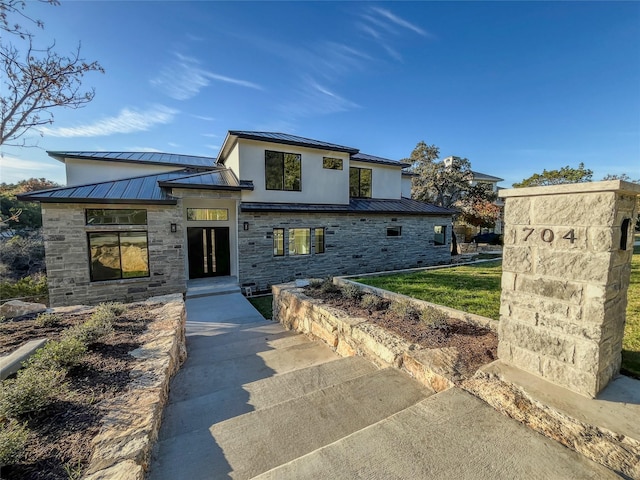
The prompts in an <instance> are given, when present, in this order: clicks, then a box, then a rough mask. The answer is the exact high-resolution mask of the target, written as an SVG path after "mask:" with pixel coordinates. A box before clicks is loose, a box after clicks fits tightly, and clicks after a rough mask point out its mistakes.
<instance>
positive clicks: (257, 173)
mask: <svg viewBox="0 0 640 480" xmlns="http://www.w3.org/2000/svg"><path fill="white" fill-rule="evenodd" d="M238 144H239V154H240V157H239V163H240V171H239V177H240V178H242V179H243V180H253V185H254V190H253V191H244V192H243V193H242V201H243V202H269V203H320V204H346V203H349V154H348V153H342V152H331V151H323V150H315V149H310V148H304V147H297V146H293V145H279V144H273V143H267V142H258V141H254V140H245V139H241V140H240V141H239V142H238ZM265 150H273V151H276V152H285V153H298V154H300V155H301V158H302V163H301V177H302V178H301V191H300V192H288V191H281V190H267V189H266V183H265V165H264V152H265ZM323 157H332V158H340V159H342V162H343V168H342V170H331V169H325V168H322V159H323ZM230 160H231V158H229V159H227V166H229V163H228V162H229V161H230Z"/></svg>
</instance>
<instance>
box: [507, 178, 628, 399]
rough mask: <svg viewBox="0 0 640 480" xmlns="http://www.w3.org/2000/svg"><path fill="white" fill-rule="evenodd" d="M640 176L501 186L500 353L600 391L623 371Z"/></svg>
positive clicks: (563, 381) (562, 381)
mask: <svg viewBox="0 0 640 480" xmlns="http://www.w3.org/2000/svg"><path fill="white" fill-rule="evenodd" d="M638 195H640V185H637V184H634V183H630V182H624V181H620V180H614V181H607V182H593V183H580V184H570V185H557V186H549V187H532V188H520V189H512V190H503V191H502V192H500V196H501V197H503V198H504V200H505V228H504V255H503V265H502V268H503V273H502V294H501V300H500V326H499V331H498V333H499V344H498V356H499V357H500V359H501V360H502V361H503V362H505V363H508V364H511V365H514V366H516V367H518V368H520V369H523V370H526V371H528V372H531V373H534V374H537V375H540V376H542V377H543V378H545V379H546V380H548V381H550V382H553V383H555V384H558V385H561V386H563V387H566V388H568V389H570V390H573V391H575V392H578V393H581V394H583V395H586V396H590V397H595V396H596V395H597V394H598V392H600V391H601V390H602V389H603V388H604V387H605V386H606V385H607V383H608V382H609V381H610V380H611V379H612V378H614V377H615V376H616V375H617V374H618V373H619V371H620V362H621V350H622V336H623V333H624V323H625V310H626V306H627V289H628V286H629V277H630V272H631V257H632V255H633V231H634V227H635V222H636V217H637V213H638V211H637V208H638V207H637V201H636V198H637V196H638Z"/></svg>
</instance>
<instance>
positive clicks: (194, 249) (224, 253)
mask: <svg viewBox="0 0 640 480" xmlns="http://www.w3.org/2000/svg"><path fill="white" fill-rule="evenodd" d="M187 241H188V248H189V252H188V254H189V278H203V277H216V276H221V275H230V274H231V263H230V261H229V228H228V227H204V228H187Z"/></svg>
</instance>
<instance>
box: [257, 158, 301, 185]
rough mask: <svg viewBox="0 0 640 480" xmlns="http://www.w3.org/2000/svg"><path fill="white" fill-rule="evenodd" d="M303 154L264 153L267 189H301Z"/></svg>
mask: <svg viewBox="0 0 640 480" xmlns="http://www.w3.org/2000/svg"><path fill="white" fill-rule="evenodd" d="M301 158H302V157H301V155H300V154H298V153H284V152H273V151H271V150H266V151H265V154H264V165H265V177H266V187H267V190H288V191H295V192H300V191H301V185H302V182H301V181H300V178H301V163H302V161H301Z"/></svg>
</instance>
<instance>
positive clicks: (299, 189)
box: [264, 150, 302, 192]
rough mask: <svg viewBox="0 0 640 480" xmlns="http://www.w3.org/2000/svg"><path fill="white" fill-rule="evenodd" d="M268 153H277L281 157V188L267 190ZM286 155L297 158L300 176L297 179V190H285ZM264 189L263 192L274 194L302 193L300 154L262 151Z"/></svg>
mask: <svg viewBox="0 0 640 480" xmlns="http://www.w3.org/2000/svg"><path fill="white" fill-rule="evenodd" d="M269 153H278V154H280V155H282V188H269V178H268V176H267V155H268V154H269ZM286 155H295V156H296V157H298V165H299V171H300V175H299V177H298V187H299V188H298V189H293V188H292V189H288V188H286V184H285V179H286V169H285V166H286V162H285V156H286ZM264 188H265V190H270V191H276V192H301V191H302V154H301V153H292V152H281V151H278V150H265V151H264Z"/></svg>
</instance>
